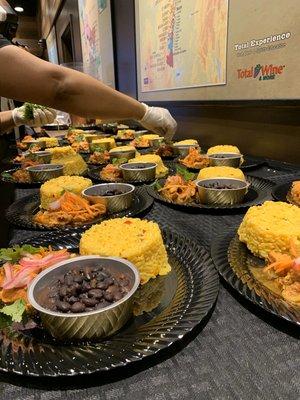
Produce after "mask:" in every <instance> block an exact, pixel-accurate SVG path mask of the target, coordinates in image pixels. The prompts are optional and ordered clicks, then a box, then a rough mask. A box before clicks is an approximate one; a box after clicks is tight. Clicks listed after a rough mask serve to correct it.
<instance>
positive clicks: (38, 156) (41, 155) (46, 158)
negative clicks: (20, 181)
mask: <svg viewBox="0 0 300 400" xmlns="http://www.w3.org/2000/svg"><path fill="white" fill-rule="evenodd" d="M32 157H33V159H34V160H35V161H38V162H40V163H41V164H49V163H50V162H51V153H50V151H36V152H35V153H33V154H32Z"/></svg>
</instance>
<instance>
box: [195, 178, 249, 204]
mask: <svg viewBox="0 0 300 400" xmlns="http://www.w3.org/2000/svg"><path fill="white" fill-rule="evenodd" d="M196 185H197V188H198V194H199V200H200V202H201V203H202V204H215V205H224V206H226V205H233V204H238V203H241V202H242V201H243V199H244V197H245V195H246V193H247V192H248V187H249V184H248V183H247V182H246V181H243V180H241V179H234V178H222V177H221V178H210V179H201V180H198V181H197V182H196Z"/></svg>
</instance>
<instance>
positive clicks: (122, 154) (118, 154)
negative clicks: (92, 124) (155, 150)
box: [109, 150, 136, 161]
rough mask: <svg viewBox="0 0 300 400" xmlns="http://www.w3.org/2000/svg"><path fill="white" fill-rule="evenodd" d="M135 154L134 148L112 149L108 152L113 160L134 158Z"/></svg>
mask: <svg viewBox="0 0 300 400" xmlns="http://www.w3.org/2000/svg"><path fill="white" fill-rule="evenodd" d="M135 155H136V151H135V150H127V151H122V150H121V151H113V152H109V157H110V159H111V160H113V159H114V158H117V159H118V160H119V159H120V158H124V159H126V160H127V161H128V160H131V159H132V158H135Z"/></svg>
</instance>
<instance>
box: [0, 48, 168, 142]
mask: <svg viewBox="0 0 300 400" xmlns="http://www.w3.org/2000/svg"><path fill="white" fill-rule="evenodd" d="M0 93H1V95H2V96H5V97H8V98H13V99H16V100H19V101H30V102H33V103H38V104H43V105H46V106H49V107H53V108H56V109H60V110H63V111H66V112H69V113H71V114H75V115H79V116H82V117H86V118H100V119H104V120H105V119H116V120H118V119H135V120H138V121H141V123H142V124H143V123H144V124H145V126H146V125H147V126H146V127H147V128H148V129H150V130H151V129H152V130H153V131H158V132H159V133H160V134H164V135H165V134H168V135H169V136H170V135H171V136H172V135H173V134H174V132H175V129H176V122H175V121H174V120H173V118H172V117H171V115H170V114H169V113H168V112H167V113H164V116H163V118H161V117H160V116H159V115H158V114H159V113H157V112H155V110H153V112H152V115H153V114H154V117H153V118H148V116H147V112H148V115H149V110H148V109H147V107H145V106H144V105H143V104H142V103H140V102H138V101H137V100H135V99H133V98H131V97H129V96H126V95H125V94H123V93H120V92H118V91H116V90H114V89H112V88H110V87H108V86H106V85H104V84H103V83H102V82H100V81H98V80H96V79H94V78H92V77H90V76H88V75H86V74H82V73H80V72H78V71H74V70H70V69H67V68H64V67H60V66H57V65H55V64H51V63H48V62H46V61H43V60H40V59H39V58H37V57H35V56H33V55H31V54H30V53H27V52H25V51H23V50H22V49H19V48H17V47H15V46H6V47H3V48H1V49H0ZM150 109H151V107H150ZM155 115H157V117H155Z"/></svg>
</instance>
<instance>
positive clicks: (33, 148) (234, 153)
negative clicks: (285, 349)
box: [0, 124, 300, 376]
mask: <svg viewBox="0 0 300 400" xmlns="http://www.w3.org/2000/svg"><path fill="white" fill-rule="evenodd" d="M101 128H102V129H101V130H100V131H99V130H83V129H78V128H77V129H75V128H72V127H70V128H69V129H68V131H67V133H66V134H65V135H64V136H62V137H49V136H47V134H46V132H44V134H43V135H42V136H40V137H37V138H32V137H31V136H26V137H25V138H24V139H23V140H22V141H21V142H18V143H16V148H17V149H18V154H17V155H15V156H14V157H12V158H11V159H10V160H8V162H9V163H10V164H11V168H10V169H9V170H6V171H4V172H2V174H1V180H2V182H5V183H9V184H12V185H15V186H16V187H17V188H39V190H38V192H34V193H33V194H30V195H29V196H23V197H21V198H19V199H18V200H16V201H15V202H14V203H13V204H11V205H10V206H9V208H8V209H7V210H6V218H7V219H8V221H9V222H10V223H11V224H12V226H14V227H16V228H21V229H31V230H41V231H44V232H41V233H40V234H39V235H38V236H35V237H34V238H31V239H27V240H23V241H22V242H20V243H18V244H14V245H12V247H9V248H6V249H1V250H0V259H1V263H2V268H1V270H0V287H1V291H0V300H1V303H2V304H1V309H0V318H1V329H2V334H1V337H2V350H3V349H4V348H5V351H4V350H3V351H2V357H1V360H0V369H1V370H3V371H12V372H17V373H20V374H24V375H32V376H68V375H74V374H84V373H90V372H97V371H102V370H107V369H112V368H115V367H116V366H122V365H127V364H128V363H130V362H135V361H137V360H140V359H142V358H144V357H146V356H150V355H153V354H155V353H157V352H158V351H160V350H162V349H164V348H166V347H168V346H170V344H173V343H175V342H176V341H179V340H182V339H183V337H184V336H185V335H187V333H188V332H190V331H191V330H193V329H194V328H195V327H196V326H197V325H198V324H199V323H200V322H201V321H202V320H203V318H204V317H206V316H207V315H208V313H209V312H211V310H212V308H213V305H214V303H215V301H216V299H217V294H218V286H219V279H218V274H217V271H218V272H219V273H220V274H221V275H222V276H223V277H224V278H225V280H227V281H228V282H229V283H230V284H231V285H232V286H233V287H234V288H235V289H236V290H238V291H239V292H240V293H241V294H242V295H244V296H245V297H246V298H248V299H250V300H251V301H253V302H254V303H256V304H257V305H259V306H260V307H263V308H264V309H265V310H267V311H269V312H271V313H273V314H276V315H277V316H278V317H279V318H282V319H285V320H288V321H290V322H291V323H293V324H295V326H299V325H300V208H299V207H300V181H297V180H295V181H293V182H288V183H284V184H283V185H280V186H276V187H274V184H273V183H272V182H271V181H270V180H268V179H265V178H260V177H257V176H254V175H253V174H252V175H250V174H247V173H248V171H250V170H251V169H253V168H255V167H257V166H258V164H259V161H257V160H253V159H251V158H249V157H247V156H246V155H242V154H241V153H240V150H239V149H238V147H236V146H234V145H222V144H220V145H217V146H212V147H210V148H208V149H207V150H206V151H204V149H202V148H201V146H200V145H201V144H200V143H198V141H197V140H195V139H192V138H191V139H186V140H181V141H177V142H174V143H165V142H164V139H163V138H161V137H159V135H156V134H152V133H151V132H147V131H140V130H138V129H136V130H135V129H128V128H127V127H125V128H124V127H122V128H121V127H118V125H117V124H110V125H104V126H102V127H101ZM272 196H273V199H272ZM154 201H155V202H159V203H160V204H164V205H165V206H167V207H171V208H173V209H175V210H179V211H187V212H190V213H194V214H197V213H207V214H214V213H215V214H222V213H234V212H244V213H245V215H244V217H243V219H242V222H241V224H240V226H239V227H238V229H237V231H236V233H235V234H234V235H232V234H231V235H228V234H227V235H224V236H223V237H221V238H220V237H219V238H218V240H215V241H214V242H213V244H212V253H211V255H210V254H209V253H208V252H207V251H206V249H205V248H204V247H203V246H201V245H199V244H198V243H196V241H194V240H193V239H192V238H191V237H187V236H185V235H184V234H180V233H176V231H175V230H174V231H173V230H172V229H169V228H167V227H164V226H160V225H159V224H158V223H157V222H154V221H153V220H150V219H149V218H147V213H148V211H149V210H150V209H151V207H152V205H153V202H154ZM174 222H175V223H176V221H174ZM221 233H222V232H221ZM4 338H5V340H4ZM29 349H30V351H29ZM70 352H71V353H72V352H76V362H74V360H70ZM17 354H18V356H17ZM20 354H21V356H20ZM40 365H42V368H38V366H40ZM74 365H75V366H74Z"/></svg>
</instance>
